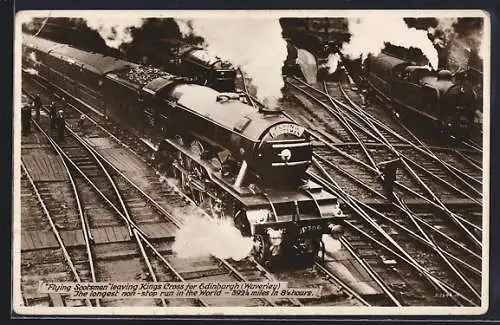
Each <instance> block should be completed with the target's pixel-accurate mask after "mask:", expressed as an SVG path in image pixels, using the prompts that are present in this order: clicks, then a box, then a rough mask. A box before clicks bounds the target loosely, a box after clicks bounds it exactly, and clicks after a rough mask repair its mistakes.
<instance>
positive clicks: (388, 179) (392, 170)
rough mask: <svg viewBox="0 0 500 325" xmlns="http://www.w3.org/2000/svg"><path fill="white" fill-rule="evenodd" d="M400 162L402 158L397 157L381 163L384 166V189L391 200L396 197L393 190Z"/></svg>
mask: <svg viewBox="0 0 500 325" xmlns="http://www.w3.org/2000/svg"><path fill="white" fill-rule="evenodd" d="M400 163H401V160H400V158H396V159H393V160H389V161H385V162H382V163H380V164H379V166H383V170H382V181H383V182H384V184H383V186H384V191H385V194H386V196H387V198H388V199H389V200H391V201H392V200H394V199H395V197H394V192H393V190H394V181H395V180H396V174H397V171H398V167H399V165H400Z"/></svg>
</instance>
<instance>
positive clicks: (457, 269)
mask: <svg viewBox="0 0 500 325" xmlns="http://www.w3.org/2000/svg"><path fill="white" fill-rule="evenodd" d="M292 86H293V87H294V88H295V89H296V90H299V91H300V92H301V93H302V94H307V95H308V96H309V98H310V100H315V101H316V103H317V104H318V105H319V106H321V107H323V110H324V111H326V112H329V113H331V114H334V113H336V114H334V115H335V116H336V117H337V118H338V120H339V121H340V122H341V123H342V121H343V122H344V123H343V126H344V127H345V129H346V130H347V131H348V132H347V133H350V136H351V137H350V138H348V137H345V138H344V139H345V140H346V141H353V139H354V140H355V141H354V143H355V144H356V145H351V146H349V145H342V150H340V149H339V148H338V147H336V143H333V144H328V143H327V142H326V140H325V139H324V138H323V139H320V140H321V142H323V148H324V149H323V150H324V152H321V151H319V154H316V156H315V158H316V160H317V161H318V162H319V163H321V164H322V169H323V171H324V173H325V174H326V175H327V176H328V177H330V178H331V181H333V182H336V184H340V187H342V188H348V189H351V191H352V193H351V194H352V195H355V196H356V197H361V199H362V200H364V201H365V202H367V203H371V205H372V206H377V205H379V208H383V210H386V211H388V212H389V213H392V214H394V213H396V215H398V214H401V215H402V216H405V217H406V219H403V218H401V217H400V218H399V219H396V220H398V222H397V224H396V225H395V226H397V227H399V228H401V227H404V228H405V229H407V230H411V233H412V234H411V235H410V238H413V239H412V240H411V242H413V241H414V238H415V237H416V236H415V235H414V234H415V232H417V233H420V235H419V236H422V237H424V238H422V237H420V238H419V240H418V242H420V244H424V246H428V247H431V249H433V250H435V251H436V253H437V254H438V257H439V259H440V260H442V261H444V262H445V264H446V265H448V268H449V269H450V270H451V271H452V274H454V275H455V276H454V277H453V278H457V277H458V280H459V281H460V282H462V283H463V284H464V285H465V289H466V290H465V291H463V290H462V289H463V288H462V289H461V290H462V292H467V291H468V292H469V294H470V293H472V296H475V299H476V302H477V299H478V298H479V292H480V283H481V272H480V270H481V258H480V256H481V245H480V244H479V243H478V242H479V241H480V236H481V235H480V234H481V231H482V229H481V227H480V225H479V226H478V225H477V224H474V223H473V222H471V221H470V220H466V219H464V218H463V216H462V213H459V214H456V212H455V211H459V212H462V210H464V209H463V207H462V206H461V205H460V204H459V207H460V209H459V210H455V211H454V212H451V211H449V210H448V208H447V207H446V206H444V205H443V204H442V202H441V201H440V199H437V198H436V197H435V195H434V192H437V190H441V188H439V187H438V188H437V189H436V187H434V188H433V189H432V188H429V187H427V184H426V183H427V182H424V181H422V180H421V179H420V177H419V176H420V175H419V174H417V173H415V171H414V170H413V169H412V168H418V169H419V172H420V173H427V174H430V173H429V171H428V170H429V169H430V168H429V167H428V165H427V166H421V165H420V164H419V163H417V162H416V161H415V160H411V159H407V160H408V161H409V162H410V163H411V164H412V166H411V167H410V166H406V167H407V170H408V171H409V172H410V173H412V174H410V175H409V176H412V178H413V183H409V182H408V180H406V181H405V179H403V180H402V181H401V182H396V188H398V189H400V190H401V189H402V190H403V191H402V193H401V192H399V193H397V194H399V195H397V197H401V196H403V195H405V196H406V197H407V196H409V195H408V194H410V198H411V197H412V196H413V197H417V198H418V199H420V200H423V203H426V204H422V203H419V204H417V205H414V204H412V209H413V210H415V207H419V210H418V211H411V210H410V209H409V208H408V205H406V204H405V203H404V201H403V200H400V199H398V202H397V203H396V204H395V207H396V211H391V209H392V210H394V209H393V207H391V204H390V203H389V204H381V200H382V201H384V200H385V199H386V197H385V196H386V195H385V193H384V192H383V191H381V188H380V180H379V179H377V178H379V177H380V175H381V173H380V170H379V169H378V168H377V162H379V161H380V160H381V159H380V157H377V155H379V156H380V155H381V156H384V155H385V157H387V153H388V152H389V153H392V154H393V156H399V157H401V153H400V152H399V150H400V148H398V149H396V148H395V146H399V147H404V146H406V148H407V149H408V148H409V149H411V150H413V151H412V152H414V151H415V150H420V151H419V153H421V154H424V157H425V158H427V159H428V158H429V157H431V156H432V158H433V160H434V161H436V162H437V163H438V164H440V167H443V166H444V167H445V168H447V169H448V171H449V170H450V169H452V167H453V166H450V165H449V164H447V163H445V162H443V160H441V159H439V157H436V156H435V155H434V153H433V152H432V151H431V150H430V149H429V147H428V146H425V145H424V144H423V143H421V142H420V143H418V146H417V145H415V144H414V143H411V142H409V141H400V142H399V143H398V142H397V141H398V140H401V139H404V137H403V136H401V135H400V134H398V133H397V132H395V131H393V130H391V129H389V128H388V127H386V126H385V125H382V123H381V122H380V121H378V122H377V123H375V122H372V121H371V120H375V119H374V118H373V117H372V116H367V115H366V114H363V112H361V110H360V108H359V106H358V107H348V106H347V105H346V104H344V105H343V108H344V109H346V110H348V111H349V115H345V116H342V115H340V113H339V108H340V107H341V106H342V105H341V103H340V102H338V101H337V102H336V101H334V98H332V97H331V96H330V95H329V94H328V92H327V91H328V90H327V87H326V85H325V86H324V91H321V90H318V89H315V88H313V87H310V86H308V85H305V84H304V83H301V87H302V88H308V89H309V90H310V92H307V91H306V90H304V89H302V88H300V89H299V87H298V86H294V85H293V84H292ZM311 92H314V93H316V94H318V93H319V94H320V95H321V96H323V97H319V96H315V95H313V94H311ZM342 93H343V95H344V96H345V97H346V99H345V100H346V101H349V102H352V100H350V98H349V97H347V95H346V93H345V92H342ZM326 99H328V100H329V101H330V105H331V106H334V108H332V107H328V103H327V102H326ZM351 105H353V103H351ZM353 106H354V105H353ZM354 109H356V110H357V111H355V110H354ZM332 111H335V112H332ZM356 116H358V120H356V119H355V117H356ZM361 117H362V118H363V119H364V120H367V121H370V123H367V124H368V125H367V126H365V127H364V128H363V127H362V126H361V125H362V123H363V120H362V119H361ZM349 121H350V122H351V123H352V124H351V125H350V124H349ZM370 124H371V125H370ZM379 127H380V128H382V129H383V132H381V131H380V130H379V129H378V128H379ZM356 128H357V129H358V130H360V131H361V132H359V133H356V130H355V129H356ZM400 128H402V129H404V126H402V125H400ZM405 132H406V133H405V135H406V136H407V137H411V136H413V139H418V138H416V137H415V136H414V135H413V134H412V133H411V132H410V131H409V130H407V129H406V130H405ZM370 134H373V135H374V134H377V135H378V136H379V138H380V139H382V140H379V143H374V142H373V140H375V139H376V137H375V136H370ZM387 134H389V135H390V136H391V137H390V138H388V137H387ZM369 138H371V139H369ZM370 145H372V146H373V147H370ZM419 146H420V147H419ZM339 147H340V146H339ZM380 151H381V153H380ZM448 152H449V151H448ZM389 158H391V157H389ZM404 159H405V160H406V157H404ZM420 161H422V160H420ZM353 162H354V163H355V164H353ZM360 170H361V172H360ZM431 173H432V172H431ZM370 174H371V177H370ZM323 176H324V175H323ZM431 176H432V177H433V178H434V179H438V180H439V181H440V183H444V185H445V186H447V187H448V188H451V189H452V190H450V191H448V192H444V191H442V190H441V191H440V193H443V192H444V193H446V194H447V195H448V196H449V198H448V197H446V196H445V198H446V199H447V202H449V201H450V199H455V198H456V196H457V193H459V194H460V195H463V196H465V197H466V199H468V200H470V201H472V204H471V202H468V207H467V208H469V209H470V208H471V206H472V207H474V206H476V208H475V209H473V211H474V212H473V213H477V212H478V210H479V209H480V204H481V202H480V200H479V199H476V198H474V197H471V194H470V192H469V193H464V191H462V190H461V189H459V188H458V186H457V185H455V186H454V185H452V184H450V182H448V181H445V180H444V179H442V178H439V177H436V175H433V174H432V175H431ZM457 178H460V177H457ZM346 180H347V181H346ZM461 180H462V181H463V179H461ZM337 182H338V183H337ZM415 183H417V185H420V188H419V187H417V186H415ZM353 185H354V188H353ZM415 189H418V191H417V190H415ZM472 191H474V189H472ZM395 192H397V190H396V191H395ZM429 194H430V195H429ZM476 194H477V193H476ZM429 197H430V198H429ZM405 199H406V198H405ZM436 202H438V203H436ZM422 206H423V207H424V209H422ZM436 210H438V211H437V212H436ZM479 211H480V210H479ZM450 213H451V214H452V216H451V218H452V220H453V219H455V218H456V219H458V220H456V219H455V220H453V221H454V222H455V225H453V224H452V225H451V226H450V223H449V220H448V222H443V215H444V216H446V214H450ZM427 215H431V216H434V215H438V216H439V217H440V221H441V222H440V224H436V223H435V222H434V221H435V219H436V218H430V220H429V219H428V220H426V221H424V220H423V218H424V217H425V216H427ZM448 216H449V215H448ZM391 217H392V218H390V219H389V220H394V216H391ZM408 217H410V219H409V221H408ZM445 219H446V218H445ZM403 220H407V221H406V223H403ZM475 221H476V222H477V218H476V220H475ZM379 222H380V221H379ZM433 222H434V223H433ZM457 226H458V227H457ZM423 228H425V230H424V229H423ZM457 228H458V230H457ZM436 229H441V230H442V231H439V232H438V231H435V230H436ZM405 232H406V233H407V234H409V232H408V231H406V230H405ZM427 232H430V233H432V234H431V235H428V234H427ZM445 234H449V235H450V236H447V235H445ZM431 236H437V238H439V239H440V240H442V239H444V240H445V242H446V244H443V246H446V247H445V248H443V247H440V246H439V247H436V241H435V239H434V237H431ZM478 244H479V245H478ZM467 245H472V246H475V247H474V248H475V250H474V249H472V250H468V249H465V248H464V247H466V246H467ZM418 251H419V250H418V249H412V252H418ZM457 253H460V255H458V256H460V258H455V257H456V255H454V254H457ZM414 254H415V253H414ZM425 258H426V259H428V257H427V256H425ZM426 263H428V261H427V262H426ZM434 264H436V262H434ZM429 267H433V266H432V265H430V264H429ZM471 272H472V273H473V274H471ZM448 275H449V273H448ZM471 278H472V279H473V280H471V281H469V279H471ZM469 301H472V300H470V299H469Z"/></svg>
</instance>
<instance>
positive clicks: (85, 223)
mask: <svg viewBox="0 0 500 325" xmlns="http://www.w3.org/2000/svg"><path fill="white" fill-rule="evenodd" d="M33 123H34V125H35V127H36V128H37V129H38V130H39V131H40V132H42V134H43V135H44V136H45V138H46V139H47V140H48V141H49V142H50V144H51V146H52V148H54V150H55V151H56V152H57V154H58V156H59V157H60V158H61V162H62V164H63V166H64V169H65V171H66V174H67V175H68V178H69V181H70V184H71V189H72V191H73V194H74V196H75V200H76V206H77V210H78V216H79V218H80V223H81V227H82V231H83V238H84V240H85V249H86V252H87V258H88V261H89V268H90V275H91V278H92V281H93V282H97V277H96V272H95V267H94V259H93V256H92V248H91V245H90V239H91V238H92V233H91V230H90V227H88V221H87V218H86V216H85V214H84V212H83V209H82V201H81V199H80V195H79V193H78V190H77V187H76V183H75V180H74V178H73V175H72V174H71V172H70V170H69V168H68V165H67V163H66V161H65V159H64V157H63V156H62V155H61V151H60V150H59V148H57V147H55V146H54V140H53V139H52V138H50V137H49V136H48V135H47V134H46V133H45V131H44V130H43V129H42V127H41V126H40V125H39V124H38V123H37V122H36V121H33ZM95 302H96V305H97V307H99V306H100V299H99V298H96V299H95Z"/></svg>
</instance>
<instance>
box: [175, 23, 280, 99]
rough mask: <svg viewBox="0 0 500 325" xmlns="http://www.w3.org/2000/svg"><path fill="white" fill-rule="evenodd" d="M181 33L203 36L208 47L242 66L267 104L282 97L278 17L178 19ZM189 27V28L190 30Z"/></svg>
mask: <svg viewBox="0 0 500 325" xmlns="http://www.w3.org/2000/svg"><path fill="white" fill-rule="evenodd" d="M177 22H178V24H179V28H180V30H181V32H182V33H184V35H188V34H190V33H191V32H193V33H194V34H195V35H198V36H201V37H203V38H204V39H205V43H206V46H207V50H208V51H210V52H212V53H213V54H215V55H219V56H221V57H223V58H225V59H228V60H229V61H231V62H232V63H233V64H234V65H236V66H239V67H241V69H242V70H243V71H245V72H246V73H247V74H248V75H249V77H251V78H252V82H253V86H255V87H256V88H257V97H258V98H259V99H260V100H262V101H263V102H265V103H267V104H268V105H270V106H274V105H276V101H277V100H278V99H279V98H280V97H281V88H282V87H283V85H284V83H283V78H282V76H281V68H282V66H283V62H284V61H285V59H286V56H287V48H286V42H285V40H283V38H282V37H281V26H280V24H279V21H278V19H271V18H269V19H267V18H259V19H233V18H228V19H192V20H189V21H185V20H184V21H183V20H179V19H177ZM191 27H192V29H191Z"/></svg>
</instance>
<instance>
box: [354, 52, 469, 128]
mask: <svg viewBox="0 0 500 325" xmlns="http://www.w3.org/2000/svg"><path fill="white" fill-rule="evenodd" d="M364 70H365V79H366V81H367V83H368V86H369V88H371V89H372V90H373V91H375V92H376V93H377V94H378V95H380V96H381V97H382V98H384V99H385V100H389V101H391V102H393V103H395V104H396V107H397V108H398V109H399V108H401V109H403V110H405V112H412V113H415V114H417V115H418V116H421V117H424V118H425V119H427V120H430V121H432V123H433V124H434V125H435V126H436V127H437V128H438V129H440V130H443V131H445V132H448V133H449V134H452V135H455V136H458V137H466V136H467V135H468V134H469V132H470V131H471V128H472V126H473V123H474V114H475V106H476V103H477V100H476V93H475V91H474V90H473V88H472V87H470V85H468V84H466V83H463V82H461V81H459V80H454V78H453V76H452V74H451V72H449V71H447V70H440V71H433V70H431V69H430V68H429V67H428V66H421V65H413V64H412V63H411V62H408V61H406V60H402V59H399V58H397V57H394V56H391V55H389V54H387V53H383V52H382V53H380V54H379V55H377V56H373V55H370V56H369V57H367V59H366V60H365V64H364Z"/></svg>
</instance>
